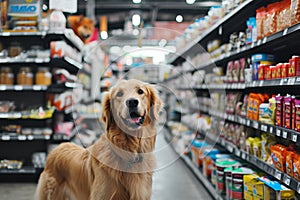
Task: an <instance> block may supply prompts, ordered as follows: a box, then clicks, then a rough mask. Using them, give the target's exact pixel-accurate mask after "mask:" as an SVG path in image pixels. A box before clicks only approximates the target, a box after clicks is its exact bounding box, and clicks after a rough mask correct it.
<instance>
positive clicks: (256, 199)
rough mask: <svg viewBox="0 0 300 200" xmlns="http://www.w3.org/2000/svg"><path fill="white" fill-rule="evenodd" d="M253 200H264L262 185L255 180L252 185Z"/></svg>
mask: <svg viewBox="0 0 300 200" xmlns="http://www.w3.org/2000/svg"><path fill="white" fill-rule="evenodd" d="M252 188H253V200H262V199H263V198H264V183H263V182H261V181H260V180H258V179H256V181H255V182H254V181H253V184H252Z"/></svg>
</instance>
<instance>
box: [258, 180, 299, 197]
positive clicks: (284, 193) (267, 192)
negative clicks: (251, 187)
mask: <svg viewBox="0 0 300 200" xmlns="http://www.w3.org/2000/svg"><path fill="white" fill-rule="evenodd" d="M273 199H276V200H293V199H295V191H293V190H291V189H289V188H287V187H285V186H284V185H281V184H280V183H278V182H277V181H265V182H264V200H273Z"/></svg>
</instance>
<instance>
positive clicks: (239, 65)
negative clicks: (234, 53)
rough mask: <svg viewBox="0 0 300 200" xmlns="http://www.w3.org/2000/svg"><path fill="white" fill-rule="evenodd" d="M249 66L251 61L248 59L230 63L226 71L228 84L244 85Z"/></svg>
mask: <svg viewBox="0 0 300 200" xmlns="http://www.w3.org/2000/svg"><path fill="white" fill-rule="evenodd" d="M249 64H250V63H249V60H247V59H246V58H241V59H239V60H235V61H230V62H228V64H227V70H226V82H227V83H244V82H245V69H248V68H249Z"/></svg>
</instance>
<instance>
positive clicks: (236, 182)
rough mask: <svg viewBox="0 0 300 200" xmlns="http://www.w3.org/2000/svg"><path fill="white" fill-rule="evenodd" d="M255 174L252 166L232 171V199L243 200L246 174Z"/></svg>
mask: <svg viewBox="0 0 300 200" xmlns="http://www.w3.org/2000/svg"><path fill="white" fill-rule="evenodd" d="M249 174H254V171H253V170H252V169H250V168H246V167H241V168H237V169H234V170H233V171H232V188H231V191H230V199H235V200H238V199H239V200H243V199H244V195H243V194H244V182H243V179H244V176H245V175H249Z"/></svg>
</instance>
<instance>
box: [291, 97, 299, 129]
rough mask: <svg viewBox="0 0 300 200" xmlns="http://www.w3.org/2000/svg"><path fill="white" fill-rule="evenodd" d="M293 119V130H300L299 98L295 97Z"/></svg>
mask: <svg viewBox="0 0 300 200" xmlns="http://www.w3.org/2000/svg"><path fill="white" fill-rule="evenodd" d="M293 113H294V120H295V130H296V131H300V100H299V99H297V98H296V99H295V100H294V109H293Z"/></svg>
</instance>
